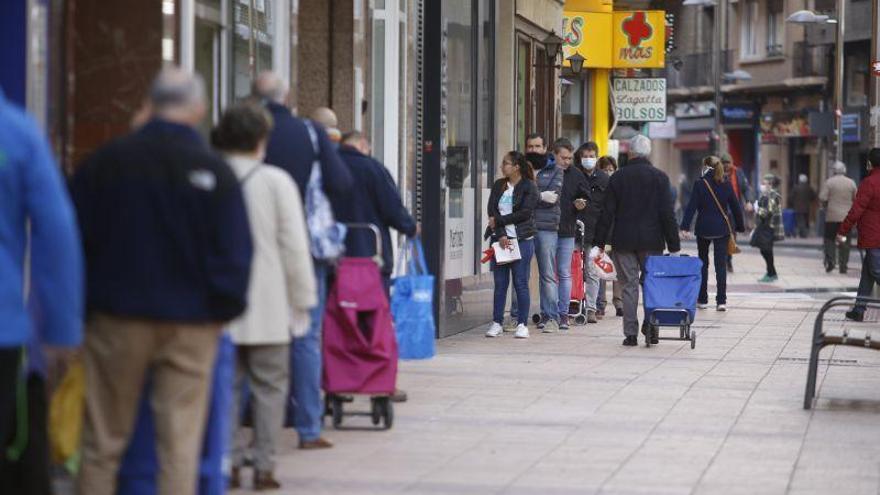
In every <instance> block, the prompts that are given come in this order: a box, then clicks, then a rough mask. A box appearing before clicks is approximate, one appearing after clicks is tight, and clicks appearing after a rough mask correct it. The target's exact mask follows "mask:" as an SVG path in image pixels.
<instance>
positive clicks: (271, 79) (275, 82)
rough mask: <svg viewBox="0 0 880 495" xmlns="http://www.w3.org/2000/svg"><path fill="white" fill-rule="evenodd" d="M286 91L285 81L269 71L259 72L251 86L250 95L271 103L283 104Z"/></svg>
mask: <svg viewBox="0 0 880 495" xmlns="http://www.w3.org/2000/svg"><path fill="white" fill-rule="evenodd" d="M288 91H289V87H288V85H287V81H285V80H284V79H283V78H282V77H281V76H279V75H278V74H276V73H274V72H271V71H266V72H261V73H260V74H259V75H257V78H256V79H254V83H253V85H251V94H252V95H254V96H256V97H257V98H261V99H264V100H268V101H271V102H273V103H281V104H284V102H285V100H286V99H287V93H288Z"/></svg>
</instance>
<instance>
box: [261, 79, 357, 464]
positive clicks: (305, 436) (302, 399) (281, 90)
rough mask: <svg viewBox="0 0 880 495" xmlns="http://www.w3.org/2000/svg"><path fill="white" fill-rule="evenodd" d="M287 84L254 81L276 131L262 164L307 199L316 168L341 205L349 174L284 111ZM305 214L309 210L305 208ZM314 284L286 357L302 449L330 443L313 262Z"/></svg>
mask: <svg viewBox="0 0 880 495" xmlns="http://www.w3.org/2000/svg"><path fill="white" fill-rule="evenodd" d="M288 92H289V89H288V87H287V83H285V82H284V80H283V79H282V78H281V77H280V76H278V75H277V74H274V73H272V72H264V73H262V74H260V75H259V76H258V77H257V79H256V81H254V87H253V93H254V96H255V97H257V98H259V99H261V100H262V101H263V102H265V104H266V108H268V110H269V113H271V114H272V119H273V120H274V123H275V127H274V128H273V129H272V135H271V136H270V137H269V144H268V146H267V148H266V163H270V164H272V165H276V166H278V167H281V168H283V169H284V170H286V171H287V172H288V173H289V174H290V175H291V176H293V179H294V181H296V185H297V186H299V191H300V193H301V196H302V198H303V201H305V199H306V190H307V188H308V183H309V177H310V175H311V173H312V165H313V164H315V163H317V164H318V165H319V166H320V170H321V177H322V187H323V190H324V193H326V194H327V197H328V198H329V199H330V201H331V203H332V202H338V201H340V200H343V199H344V198H345V197H346V194H348V192H349V190H350V189H351V187H352V178H351V173H350V172H349V170H348V167H346V166H345V164H344V163H343V162H342V159H341V158H340V157H339V154H338V153H337V152H336V146H335V145H334V144H333V143H332V142H331V141H330V139H329V138H328V137H327V133H326V132H325V131H324V129H323V128H322V127H321V126H320V125H317V124H311V125H312V129H314V132H315V134H316V137H317V150H316V146H315V144H316V143H313V142H312V138H311V136H310V131H309V127H308V126H307V123H306V121H304V120H302V119H299V118H296V117H294V116H293V114H292V113H291V112H290V109H289V108H287V107H286V106H284V105H285V103H286V102H287V97H288ZM306 214H308V208H306ZM314 265H315V278H316V279H317V281H318V306H317V307H315V308H314V309H313V310H312V314H311V317H312V322H311V326H310V327H309V332H308V334H306V336H305V337H302V338H298V339H293V344H292V345H291V346H290V352H291V374H292V376H291V394H292V396H293V402H294V407H293V410H292V412H293V425H294V427H295V428H296V431H297V434H299V447H300V448H301V449H325V448H330V447H332V446H333V443H332V442H330V441H329V440H327V439H326V438H324V437H322V436H321V423H322V417H323V413H324V406H323V403H322V401H321V326H322V323H323V315H324V305H325V303H326V302H327V275H328V266H327V264H326V263H324V262H321V261H320V260H315V263H314Z"/></svg>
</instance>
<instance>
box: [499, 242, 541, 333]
mask: <svg viewBox="0 0 880 495" xmlns="http://www.w3.org/2000/svg"><path fill="white" fill-rule="evenodd" d="M519 252H520V255H521V256H522V259H520V260H519V261H514V262H513V263H507V264H505V265H496V264H495V261H492V270H493V272H492V273H493V276H494V278H495V301H494V304H493V306H492V321H494V322H495V323H498V324H499V325H500V324H502V323H503V322H504V304H505V303H506V302H507V288H508V287H509V286H510V274H511V273H513V288H514V290H515V291H516V301H517V309H518V310H519V312H518V314H517V322H519V323H521V324H523V325H528V322H529V304H530V301H529V272H530V271H531V266H532V256H534V254H535V241H534V240H533V239H528V240H525V241H519Z"/></svg>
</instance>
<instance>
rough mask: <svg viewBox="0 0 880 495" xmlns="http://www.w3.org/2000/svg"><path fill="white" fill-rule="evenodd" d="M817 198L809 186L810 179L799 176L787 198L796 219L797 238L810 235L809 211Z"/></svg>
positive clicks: (814, 191)
mask: <svg viewBox="0 0 880 495" xmlns="http://www.w3.org/2000/svg"><path fill="white" fill-rule="evenodd" d="M818 197H819V196H818V195H817V194H816V190H815V189H813V186H811V185H810V179H809V178H808V177H807V176H806V175H805V174H800V175H799V176H798V183H797V185H796V186H794V187H793V188H792V190H791V193H790V194H789V197H788V201H789V203H790V204H791V207H792V208H794V214H795V218H796V219H797V232H798V237H807V234H809V233H810V210H811V209H812V208H813V203H815V202H816V199H817V198H818Z"/></svg>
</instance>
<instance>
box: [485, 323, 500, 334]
mask: <svg viewBox="0 0 880 495" xmlns="http://www.w3.org/2000/svg"><path fill="white" fill-rule="evenodd" d="M502 333H504V328H503V327H502V326H501V325H499V324H497V323H494V322H493V323H492V326H491V327H489V331H488V332H486V337H498V336H499V335H501V334H502Z"/></svg>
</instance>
